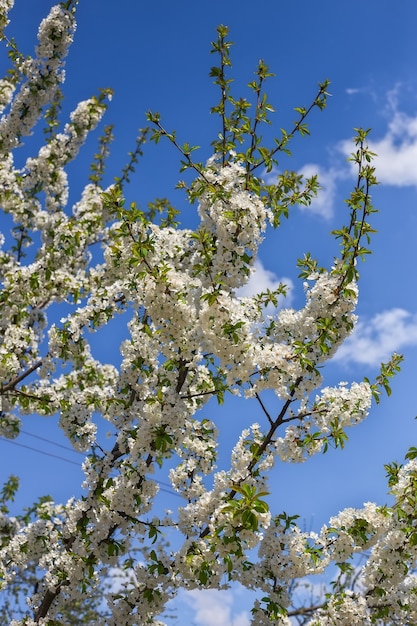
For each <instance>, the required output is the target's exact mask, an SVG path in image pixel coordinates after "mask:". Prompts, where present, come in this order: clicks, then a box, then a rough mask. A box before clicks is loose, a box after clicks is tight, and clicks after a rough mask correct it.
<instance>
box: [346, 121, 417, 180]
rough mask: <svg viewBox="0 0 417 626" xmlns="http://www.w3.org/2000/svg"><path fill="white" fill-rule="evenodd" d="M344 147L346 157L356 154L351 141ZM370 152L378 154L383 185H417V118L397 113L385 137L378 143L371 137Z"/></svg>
mask: <svg viewBox="0 0 417 626" xmlns="http://www.w3.org/2000/svg"><path fill="white" fill-rule="evenodd" d="M340 146H341V150H342V152H343V153H344V154H346V155H348V154H350V153H351V152H352V142H351V141H350V140H349V141H342V142H341V144H340ZM369 149H370V150H371V151H372V152H375V153H376V155H377V157H376V159H375V161H374V164H375V167H376V174H377V178H378V180H379V182H381V183H383V184H385V185H393V186H396V187H405V186H410V185H414V186H417V116H415V117H412V116H409V115H406V114H405V113H402V112H400V111H397V110H394V111H393V113H392V118H391V121H390V122H389V124H388V128H387V131H386V133H385V135H384V136H383V137H381V139H377V140H374V139H373V138H372V135H370V137H369ZM352 167H356V166H352Z"/></svg>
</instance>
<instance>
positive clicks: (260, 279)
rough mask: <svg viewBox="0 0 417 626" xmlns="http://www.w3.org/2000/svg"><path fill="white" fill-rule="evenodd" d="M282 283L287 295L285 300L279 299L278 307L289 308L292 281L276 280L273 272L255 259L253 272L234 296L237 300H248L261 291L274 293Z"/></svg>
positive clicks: (288, 279)
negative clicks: (285, 287) (268, 290)
mask: <svg viewBox="0 0 417 626" xmlns="http://www.w3.org/2000/svg"><path fill="white" fill-rule="evenodd" d="M282 283H284V284H285V285H286V286H287V295H286V297H285V298H284V297H283V296H281V297H279V306H280V307H282V306H285V307H289V306H290V304H291V301H292V294H293V288H294V284H293V282H292V280H291V279H290V278H286V277H283V278H278V276H277V275H276V274H274V272H271V270H268V269H266V268H265V267H264V266H263V264H262V261H260V260H259V259H256V261H255V263H254V265H253V272H252V274H251V276H250V278H249V280H248V282H247V283H246V285H244V286H243V287H241V288H240V289H238V290H237V291H236V295H237V296H238V297H239V298H249V297H251V296H254V295H256V294H257V293H260V292H261V291H266V290H267V289H270V290H271V291H274V289H278V287H279V286H280V284H282Z"/></svg>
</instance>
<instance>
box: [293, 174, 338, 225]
mask: <svg viewBox="0 0 417 626" xmlns="http://www.w3.org/2000/svg"><path fill="white" fill-rule="evenodd" d="M300 174H302V175H303V176H304V177H305V178H310V177H311V176H314V175H315V174H317V176H318V181H319V183H320V189H319V191H318V194H317V197H316V198H313V200H312V201H311V204H310V205H309V206H302V205H300V207H299V208H300V209H301V210H302V211H308V212H309V213H315V214H316V215H321V217H324V218H326V219H329V218H330V217H331V216H332V215H333V208H334V200H335V197H336V180H337V178H340V177H341V172H339V171H338V170H335V169H333V168H330V169H328V170H326V169H324V168H323V167H321V166H320V165H317V164H315V163H307V164H306V165H304V166H303V167H302V168H301V170H300Z"/></svg>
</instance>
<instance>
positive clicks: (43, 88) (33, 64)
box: [0, 5, 75, 153]
mask: <svg viewBox="0 0 417 626" xmlns="http://www.w3.org/2000/svg"><path fill="white" fill-rule="evenodd" d="M74 28H75V22H74V18H73V16H72V14H71V13H70V11H67V10H65V9H64V8H63V7H62V6H61V5H56V6H54V7H52V9H51V11H50V13H49V15H48V17H46V18H45V19H44V20H43V21H42V23H41V25H40V28H39V32H38V40H39V45H38V47H37V49H36V53H37V57H36V58H35V59H27V60H26V61H24V62H23V63H22V64H21V67H20V68H19V69H20V72H21V73H22V75H24V76H26V83H24V84H23V85H22V87H21V89H20V90H19V91H18V92H17V94H16V95H15V97H14V99H13V101H12V102H11V106H10V111H9V113H8V114H7V115H4V116H3V117H2V118H1V120H0V138H1V140H0V151H1V152H3V153H7V152H8V151H10V150H11V149H13V148H14V147H16V146H17V145H18V144H19V141H20V138H21V137H25V136H27V135H29V134H30V132H31V130H32V128H33V126H34V125H35V123H36V122H37V121H38V119H39V117H40V115H41V113H42V109H43V107H44V106H45V105H46V104H48V103H50V102H51V101H52V100H53V98H54V95H55V93H56V90H57V87H58V86H59V84H60V82H61V81H62V79H63V75H62V60H63V58H64V57H65V55H66V53H67V51H68V46H69V44H70V43H71V41H72V36H73V32H74ZM3 93H4V92H3ZM9 94H10V96H11V95H12V90H9ZM3 105H4V102H3Z"/></svg>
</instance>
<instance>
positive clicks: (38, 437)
mask: <svg viewBox="0 0 417 626" xmlns="http://www.w3.org/2000/svg"><path fill="white" fill-rule="evenodd" d="M20 432H21V433H23V434H24V435H28V437H34V438H35V439H40V440H41V441H46V443H50V444H52V445H53V446H57V447H58V448H62V449H63V450H69V451H70V452H76V453H77V454H83V453H82V452H80V451H79V450H74V448H70V447H69V446H64V445H63V444H62V443H58V442H56V441H52V439H47V438H46V437H41V436H40V435H34V434H33V433H29V432H28V431H27V430H23V429H20Z"/></svg>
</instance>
